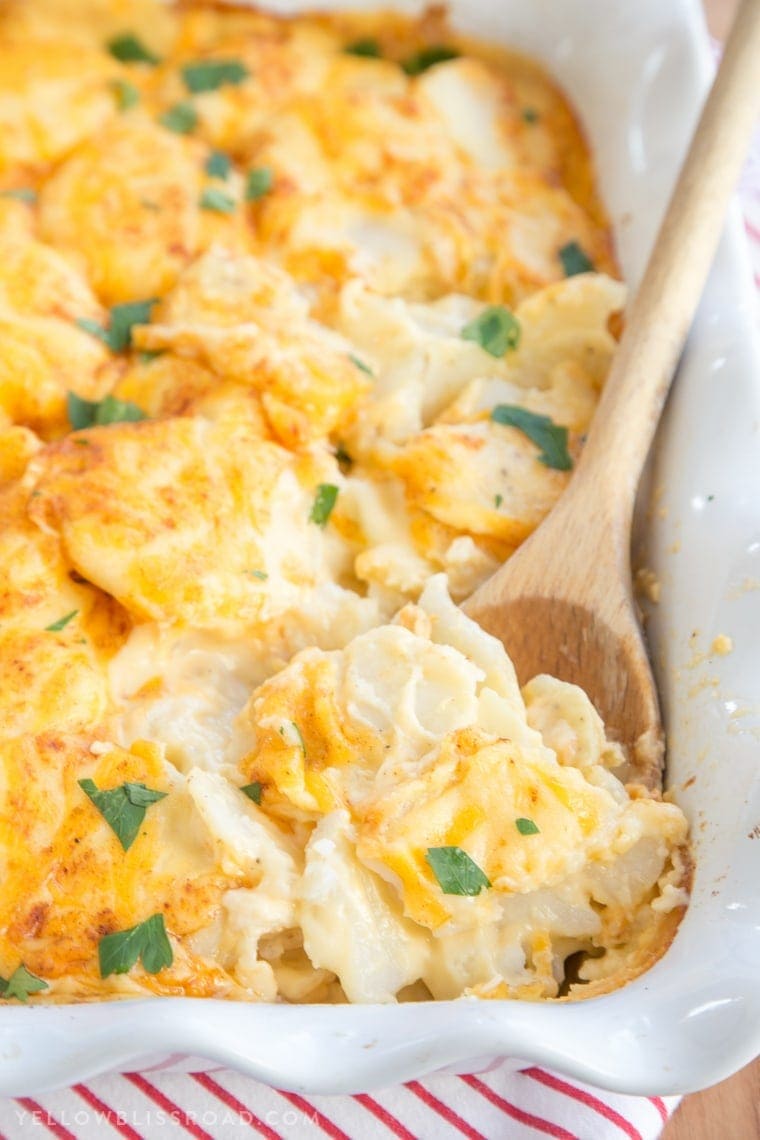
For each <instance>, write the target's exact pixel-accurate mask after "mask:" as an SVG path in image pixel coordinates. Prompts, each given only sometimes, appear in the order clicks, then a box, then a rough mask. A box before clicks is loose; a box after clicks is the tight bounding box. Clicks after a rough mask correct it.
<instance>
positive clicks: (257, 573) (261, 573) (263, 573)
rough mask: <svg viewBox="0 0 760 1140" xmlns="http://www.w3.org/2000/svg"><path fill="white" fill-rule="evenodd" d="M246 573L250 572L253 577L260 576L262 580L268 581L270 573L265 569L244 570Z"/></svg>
mask: <svg viewBox="0 0 760 1140" xmlns="http://www.w3.org/2000/svg"><path fill="white" fill-rule="evenodd" d="M243 573H244V574H249V575H250V576H251V578H258V579H259V581H260V582H266V580H267V578H268V577H269V575H268V574H267V573H266V571H264V570H244V571H243Z"/></svg>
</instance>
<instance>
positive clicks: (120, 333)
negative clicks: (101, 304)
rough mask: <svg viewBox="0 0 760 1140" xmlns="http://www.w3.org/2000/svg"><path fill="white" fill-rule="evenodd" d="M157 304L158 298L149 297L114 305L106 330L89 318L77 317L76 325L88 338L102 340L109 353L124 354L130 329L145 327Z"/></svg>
mask: <svg viewBox="0 0 760 1140" xmlns="http://www.w3.org/2000/svg"><path fill="white" fill-rule="evenodd" d="M157 304H158V298H156V297H151V298H149V299H148V300H147V301H127V302H126V303H125V304H123V305H114V307H113V308H112V309H111V313H110V317H109V321H108V327H107V328H106V327H104V326H103V325H101V324H99V323H98V322H97V321H94V320H92V319H91V318H90V317H79V318H78V319H77V321H76V324H77V327H78V328H80V329H82V330H83V331H84V332H87V333H89V334H90V336H94V337H97V338H98V340H102V341H103V343H104V344H107V345H108V347H109V348H110V349H111V352H126V350H127V349H128V348H130V347H131V345H132V329H133V328H134V327H135V325H147V324H148V323H149V322H150V314H151V310H152V309H153V306H154V305H157Z"/></svg>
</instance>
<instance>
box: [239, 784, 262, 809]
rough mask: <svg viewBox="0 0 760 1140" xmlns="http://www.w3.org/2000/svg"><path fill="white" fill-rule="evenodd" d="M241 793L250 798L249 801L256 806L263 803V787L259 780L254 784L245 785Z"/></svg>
mask: <svg viewBox="0 0 760 1140" xmlns="http://www.w3.org/2000/svg"><path fill="white" fill-rule="evenodd" d="M240 791H241V792H242V793H243V795H244V796H248V799H249V800H253V802H254V803H255V804H260V803H261V792H262V787H261V784H260V783H259V781H258V780H254V781H253V783H252V784H243V786H242V788H241V789H240Z"/></svg>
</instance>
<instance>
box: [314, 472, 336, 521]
mask: <svg viewBox="0 0 760 1140" xmlns="http://www.w3.org/2000/svg"><path fill="white" fill-rule="evenodd" d="M337 498H338V488H337V487H336V486H335V484H334V483H320V484H319V486H318V487H317V493H316V495H315V496H314V502H313V503H312V507H311V511H310V513H309V522H313V523H316V524H317V526H327V520H328V519H329V517H330V515H331V514H332V512H333V507H334V506H335V502H336V499H337Z"/></svg>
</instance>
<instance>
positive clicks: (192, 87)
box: [182, 59, 249, 95]
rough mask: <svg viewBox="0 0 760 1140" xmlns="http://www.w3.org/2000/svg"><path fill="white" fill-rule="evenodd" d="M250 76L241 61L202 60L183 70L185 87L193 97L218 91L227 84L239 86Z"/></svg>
mask: <svg viewBox="0 0 760 1140" xmlns="http://www.w3.org/2000/svg"><path fill="white" fill-rule="evenodd" d="M248 75H249V71H248V68H247V67H246V66H245V64H244V63H243V62H242V61H241V60H239V59H200V60H198V61H197V62H196V63H186V64H185V66H184V67H183V68H182V78H183V79H184V81H185V87H187V89H188V91H189V92H190V93H191V94H192V95H200V94H201V93H202V92H203V91H216V90H217V89H218V88H219V87H223V86H224V84H225V83H232V84H233V85H234V86H238V84H240V83H243V82H244V81H245V80H246V79H247V78H248Z"/></svg>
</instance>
